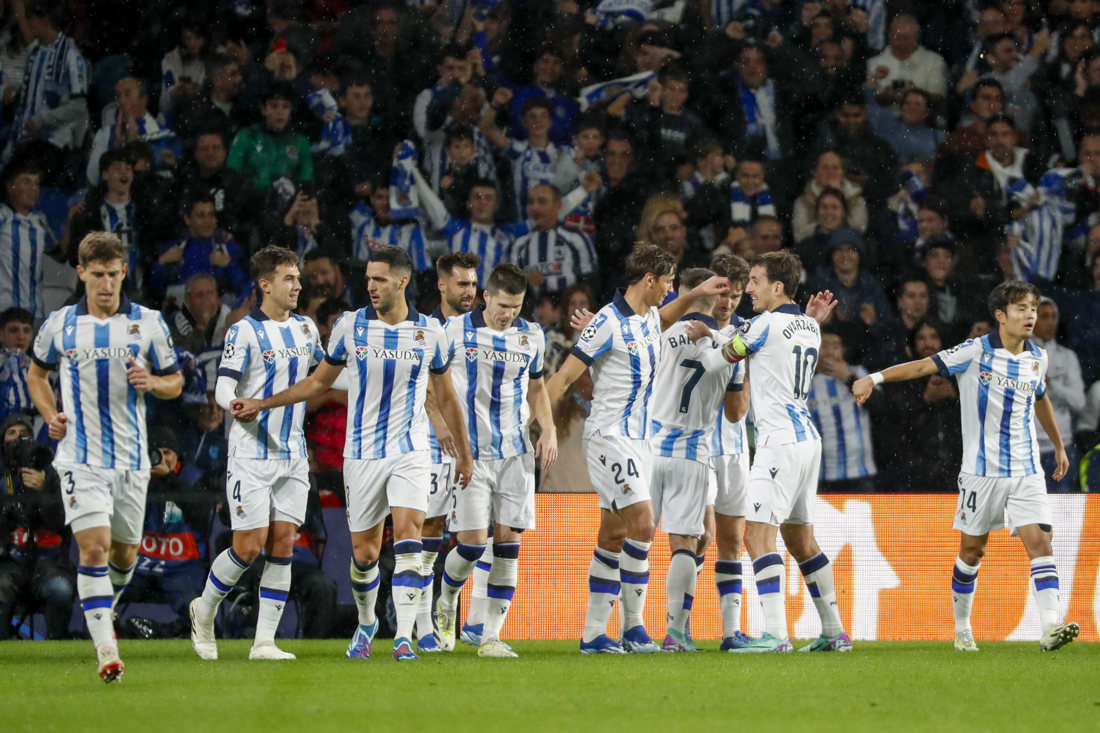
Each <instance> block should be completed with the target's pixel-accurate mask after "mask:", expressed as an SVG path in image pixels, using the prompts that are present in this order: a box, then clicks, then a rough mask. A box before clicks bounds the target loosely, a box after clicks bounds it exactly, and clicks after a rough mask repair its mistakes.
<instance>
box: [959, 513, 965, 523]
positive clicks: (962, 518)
mask: <svg viewBox="0 0 1100 733" xmlns="http://www.w3.org/2000/svg"><path fill="white" fill-rule="evenodd" d="M959 519H961V520H962V521H964V522H965V521H966V512H963V513H962V514H960V515H959Z"/></svg>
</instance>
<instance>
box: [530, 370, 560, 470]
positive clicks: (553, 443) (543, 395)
mask: <svg viewBox="0 0 1100 733" xmlns="http://www.w3.org/2000/svg"><path fill="white" fill-rule="evenodd" d="M527 403H528V404H529V405H530V406H531V415H532V416H533V417H534V418H535V419H536V420H538V423H539V427H540V428H542V435H540V436H539V442H538V445H536V446H535V458H540V457H541V458H542V470H543V471H547V470H549V469H550V467H551V466H553V465H554V462H555V461H556V460H558V429H557V428H556V427H555V426H554V413H553V411H552V410H551V409H550V397H549V396H548V394H547V389H546V384H545V383H544V380H543V378H542V377H539V378H538V379H531V380H530V381H529V382H528V386H527Z"/></svg>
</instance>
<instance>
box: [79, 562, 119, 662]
mask: <svg viewBox="0 0 1100 733" xmlns="http://www.w3.org/2000/svg"><path fill="white" fill-rule="evenodd" d="M107 573H108V570H107V566H106V565H79V566H77V568H76V592H77V595H79V596H80V605H81V606H82V607H83V608H84V622H85V623H86V624H88V633H89V634H90V635H91V637H92V644H93V645H94V646H95V648H96V649H101V648H103V647H105V646H111V647H117V646H118V641H116V640H115V627H114V624H113V623H112V621H111V604H113V603H114V595H113V594H112V593H111V579H110V578H109V577H108V576H107Z"/></svg>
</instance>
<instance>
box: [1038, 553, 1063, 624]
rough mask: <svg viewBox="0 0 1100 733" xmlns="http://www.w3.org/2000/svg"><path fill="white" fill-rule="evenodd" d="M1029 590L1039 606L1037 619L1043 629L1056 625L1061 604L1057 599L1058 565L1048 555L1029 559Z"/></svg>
mask: <svg viewBox="0 0 1100 733" xmlns="http://www.w3.org/2000/svg"><path fill="white" fill-rule="evenodd" d="M1031 592H1032V593H1034V594H1035V605H1036V606H1038V607H1039V620H1040V621H1042V624H1043V630H1044V631H1045V630H1047V629H1049V628H1050V627H1051V626H1057V625H1058V624H1059V623H1061V621H1062V613H1061V610H1062V606H1061V603H1060V602H1059V599H1058V566H1057V565H1055V564H1054V558H1053V557H1051V556H1050V555H1047V556H1046V557H1037V558H1035V559H1034V560H1032V561H1031Z"/></svg>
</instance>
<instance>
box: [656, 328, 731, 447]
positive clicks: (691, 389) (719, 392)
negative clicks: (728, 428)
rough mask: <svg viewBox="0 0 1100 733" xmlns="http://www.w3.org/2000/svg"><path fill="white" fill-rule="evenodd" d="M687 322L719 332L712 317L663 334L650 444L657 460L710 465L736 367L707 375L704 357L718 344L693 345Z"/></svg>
mask: <svg viewBox="0 0 1100 733" xmlns="http://www.w3.org/2000/svg"><path fill="white" fill-rule="evenodd" d="M688 320H695V321H700V322H702V323H705V324H707V326H708V327H709V328H710V329H712V330H717V329H718V321H716V320H714V318H713V317H712V316H706V315H703V314H702V313H692V314H690V315H687V316H685V317H684V320H682V321H680V322H679V323H675V324H673V325H672V327H670V328H669V329H668V330H667V331H665V332H664V334H663V335H662V337H661V339H662V341H663V342H664V344H663V345H662V346H661V360H660V362H658V364H657V375H656V377H655V382H656V387H657V389H656V394H655V395H654V398H653V412H652V417H651V419H650V425H651V428H652V432H653V437H652V438H650V442H651V443H652V445H653V451H654V454H655V455H659V456H665V457H666V458H686V459H688V460H691V461H700V462H701V463H706V462H707V461H709V460H710V457H711V447H712V445H713V443H712V440H711V433H712V432H713V431H714V429H715V426H716V425H717V424H718V422H717V417H718V416H717V415H716V414H715V413H720V412H722V410H723V399H724V397H725V393H726V389H727V388H731V387H730V385H731V379H732V377H733V372H734V369H735V368H736V367H737V365H735V364H730V365H729V368H728V369H723V370H716V371H712V372H708V371H706V370H705V369H704V368H703V363H702V361H701V360H700V357H701V356H702V355H703V353H704V352H706V351H711V350H713V349H714V341H713V340H711V339H709V338H707V339H702V340H700V341H699V342H698V343H694V342H692V340H691V339H690V338H689V337H688V335H687V330H686V328H685V326H686V325H687V324H686V321H688ZM735 388H736V389H740V387H739V386H738V387H735Z"/></svg>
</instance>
